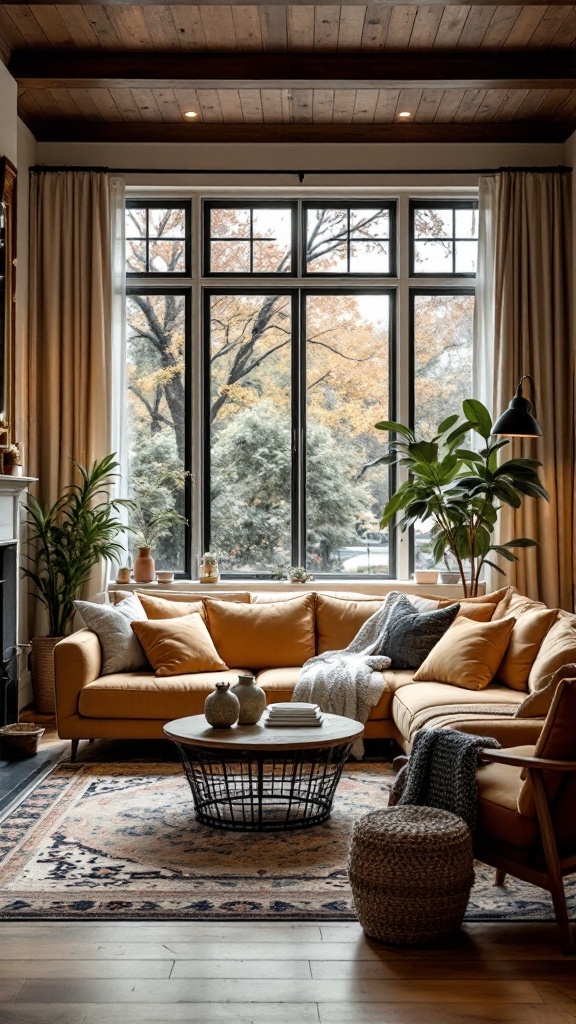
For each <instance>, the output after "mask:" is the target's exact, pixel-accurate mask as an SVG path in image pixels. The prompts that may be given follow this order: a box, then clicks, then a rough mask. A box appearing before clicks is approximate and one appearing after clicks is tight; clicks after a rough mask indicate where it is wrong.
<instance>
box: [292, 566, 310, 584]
mask: <svg viewBox="0 0 576 1024" xmlns="http://www.w3.org/2000/svg"><path fill="white" fill-rule="evenodd" d="M288 578H289V580H290V583H311V582H312V580H313V579H314V577H313V576H312V574H311V573H309V572H307V571H306V569H305V568H304V566H303V565H297V566H294V568H291V569H288Z"/></svg>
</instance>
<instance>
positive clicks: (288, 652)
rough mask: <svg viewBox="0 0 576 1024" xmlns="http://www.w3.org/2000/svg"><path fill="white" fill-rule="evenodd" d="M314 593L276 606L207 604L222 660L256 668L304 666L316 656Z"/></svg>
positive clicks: (210, 602) (212, 631)
mask: <svg viewBox="0 0 576 1024" xmlns="http://www.w3.org/2000/svg"><path fill="white" fill-rule="evenodd" d="M314 603H315V597H314V594H304V595H303V596H302V597H294V598H292V600H290V601H277V602H275V603H273V604H250V605H244V604H231V603H227V602H224V601H216V600H209V601H207V602H206V610H207V614H208V626H209V629H210V633H211V635H212V639H213V640H214V643H215V645H216V648H217V650H218V653H219V654H220V657H221V658H223V659H224V661H227V662H228V664H229V665H230V664H233V665H234V664H242V665H250V667H251V668H253V669H262V668H283V667H284V666H285V665H303V664H304V662H305V661H307V660H308V658H313V657H314V653H315V643H314Z"/></svg>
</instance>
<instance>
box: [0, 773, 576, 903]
mask: <svg viewBox="0 0 576 1024" xmlns="http://www.w3.org/2000/svg"><path fill="white" fill-rule="evenodd" d="M392 778H393V776H392V775H391V772H390V768H389V766H387V765H384V764H377V763H376V764H374V763H373V764H370V763H367V764H362V765H351V766H347V768H346V771H345V773H344V775H343V777H342V780H341V782H340V785H339V787H338V791H337V795H336V801H335V807H334V811H333V814H332V817H331V819H330V820H329V821H328V822H326V823H325V824H323V825H319V826H317V827H314V828H311V829H307V830H304V831H301V832H284V833H282V832H280V833H275V834H269V835H257V834H248V833H244V834H242V833H227V832H217V831H215V830H213V829H210V828H207V827H206V826H203V825H199V824H197V823H196V821H195V820H194V813H193V810H192V801H191V795H190V790H189V787H188V783H187V781H186V780H185V778H184V777H183V774H182V770H181V768H180V766H179V765H178V764H150V763H142V764H134V763H132V764H127V763H118V764H94V763H92V764H79V765H69V764H62V765H59V766H58V767H57V768H56V769H55V770H54V771H53V772H52V773H51V774H50V775H49V776H48V777H47V778H46V779H45V780H44V781H43V782H41V783H40V784H39V785H38V786H37V787H36V789H35V790H34V791H33V792H32V793H31V794H30V795H29V796H28V797H27V798H26V799H25V800H24V802H23V803H22V804H21V805H20V807H19V808H17V810H15V811H14V812H13V813H12V815H11V816H10V817H9V818H7V819H6V820H5V821H4V822H3V824H2V826H1V827H0V828H1V838H0V918H3V919H14V920H18V919H19V920H23V919H38V920H39V919H47V918H51V919H64V920H69V919H86V918H93V919H100V920H114V919H120V918H121V919H123V920H125V919H127V918H134V919H153V918H161V919H179V918H180V919H188V920H222V919H226V920H240V919H247V920H278V919H279V918H286V919H292V920H299V921H302V920H314V921H321V920H331V921H347V920H353V919H354V916H355V915H354V909H353V904H352V897H351V892H350V888H349V885H348V880H347V874H346V862H347V850H348V842H349V835H350V829H351V827H352V822H353V821H354V819H355V818H357V817H359V816H360V815H361V814H364V813H365V812H367V811H370V810H373V809H376V808H379V807H382V806H384V805H385V804H386V802H387V794H388V788H389V785H390V782H391V779H392ZM476 877H477V881H476V885H475V887H474V889H473V892H472V898H471V901H470V905H469V908H468V912H467V919H468V920H471V921H486V920H507V921H510V920H518V921H526V920H553V913H552V906H551V902H550V899H549V897H548V895H547V893H544V892H541V891H540V890H538V889H536V888H535V887H532V886H527V885H524V884H522V883H520V882H516V881H514V880H513V879H508V882H507V884H506V886H505V888H503V889H495V888H494V887H493V885H492V877H493V873H492V871H491V870H488V869H487V868H484V867H483V866H480V865H479V866H478V869H477V876H476ZM568 886H569V889H570V893H571V903H572V910H573V912H574V910H576V885H575V884H572V885H570V883H568Z"/></svg>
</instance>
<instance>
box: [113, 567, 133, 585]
mask: <svg viewBox="0 0 576 1024" xmlns="http://www.w3.org/2000/svg"><path fill="white" fill-rule="evenodd" d="M131 575H132V569H131V568H130V566H129V565H121V566H120V568H119V569H118V572H117V573H116V583H130V576H131Z"/></svg>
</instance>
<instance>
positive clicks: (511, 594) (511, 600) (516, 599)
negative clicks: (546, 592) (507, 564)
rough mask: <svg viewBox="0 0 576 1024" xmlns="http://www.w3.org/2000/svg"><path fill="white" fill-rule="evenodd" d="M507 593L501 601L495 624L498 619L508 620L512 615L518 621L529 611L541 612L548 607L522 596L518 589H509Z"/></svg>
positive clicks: (494, 617)
mask: <svg viewBox="0 0 576 1024" xmlns="http://www.w3.org/2000/svg"><path fill="white" fill-rule="evenodd" d="M507 591H508V592H507V594H506V596H505V597H504V598H503V599H502V601H500V604H499V605H498V607H497V608H496V611H495V612H494V615H493V618H492V621H493V622H496V621H497V619H508V618H509V617H510V615H513V616H514V618H515V619H517V618H518V616H519V615H520V614H521V613H522V612H524V611H527V610H528V609H530V610H531V611H539V610H542V609H544V608H545V607H546V605H545V604H544V602H543V601H533V600H532V598H531V597H525V596H524V594H520V593H519V592H518V591H517V590H516V587H507Z"/></svg>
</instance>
